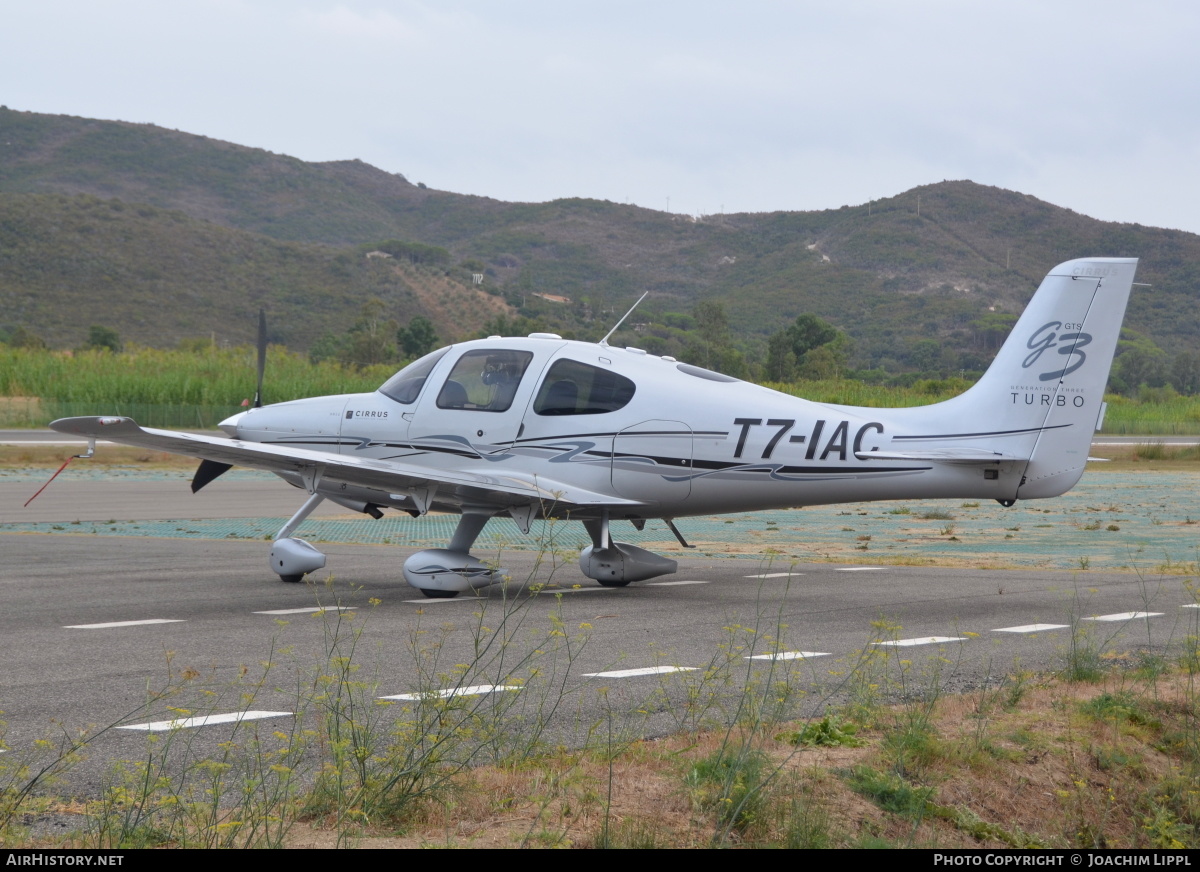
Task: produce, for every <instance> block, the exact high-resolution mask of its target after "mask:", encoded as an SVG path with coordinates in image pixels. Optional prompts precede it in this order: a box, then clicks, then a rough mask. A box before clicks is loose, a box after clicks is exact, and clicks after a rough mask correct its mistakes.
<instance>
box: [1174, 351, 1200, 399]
mask: <svg viewBox="0 0 1200 872" xmlns="http://www.w3.org/2000/svg"><path fill="white" fill-rule="evenodd" d="M1171 384H1172V385H1173V386H1174V388H1175V390H1177V391H1179V393H1181V394H1187V395H1188V396H1193V395H1195V394H1200V354H1197V353H1196V352H1194V351H1184V352H1182V353H1180V354H1177V355H1175V360H1174V361H1172V363H1171Z"/></svg>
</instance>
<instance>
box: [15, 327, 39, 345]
mask: <svg viewBox="0 0 1200 872" xmlns="http://www.w3.org/2000/svg"><path fill="white" fill-rule="evenodd" d="M8 344H9V345H11V346H12V347H13V348H45V347H46V340H45V339H43V338H42V337H40V336H38V335H37V334H36V333H34V332H33V331H31V330H26V329H25V328H24V327H18V328H17V329H16V330H14V331H13V332H12V333H10V334H9V335H8Z"/></svg>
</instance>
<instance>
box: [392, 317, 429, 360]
mask: <svg viewBox="0 0 1200 872" xmlns="http://www.w3.org/2000/svg"><path fill="white" fill-rule="evenodd" d="M396 342H398V343H399V344H400V348H401V349H403V351H404V356H405V357H407V358H409V359H410V360H416V359H417V358H418V357H424V356H425V355H426V354H428V353H429V352H431V351H433V349H434V348H436V347H437V344H438V335H437V330H435V329H434V327H433V322H432V321H430V320H429V319H428V318H426V317H425V316H424V315H418V316H417V317H415V318H413V319H412V320H411V321H409V322H408V326H407V327H401V328H400V329H399V330H397V331H396Z"/></svg>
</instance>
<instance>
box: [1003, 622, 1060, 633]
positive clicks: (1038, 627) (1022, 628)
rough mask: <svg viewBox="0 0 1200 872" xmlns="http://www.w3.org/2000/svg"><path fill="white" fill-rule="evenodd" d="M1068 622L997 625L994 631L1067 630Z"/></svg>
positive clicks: (1037, 631)
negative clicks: (1012, 625)
mask: <svg viewBox="0 0 1200 872" xmlns="http://www.w3.org/2000/svg"><path fill="white" fill-rule="evenodd" d="M1067 627H1068V625H1067V624H1024V625H1022V626H1020V627H997V628H996V629H995V630H992V632H993V633H1041V632H1043V631H1045V630H1065V629H1067Z"/></svg>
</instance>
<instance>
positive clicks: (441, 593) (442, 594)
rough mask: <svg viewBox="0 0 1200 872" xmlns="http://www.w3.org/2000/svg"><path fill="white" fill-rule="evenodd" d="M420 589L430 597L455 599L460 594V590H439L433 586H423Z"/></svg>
mask: <svg viewBox="0 0 1200 872" xmlns="http://www.w3.org/2000/svg"><path fill="white" fill-rule="evenodd" d="M420 590H421V593H423V594H425V596H427V597H429V598H430V599H453V598H454V597H456V596H458V591H456V590H438V589H437V588H433V587H423V588H421V589H420Z"/></svg>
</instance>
